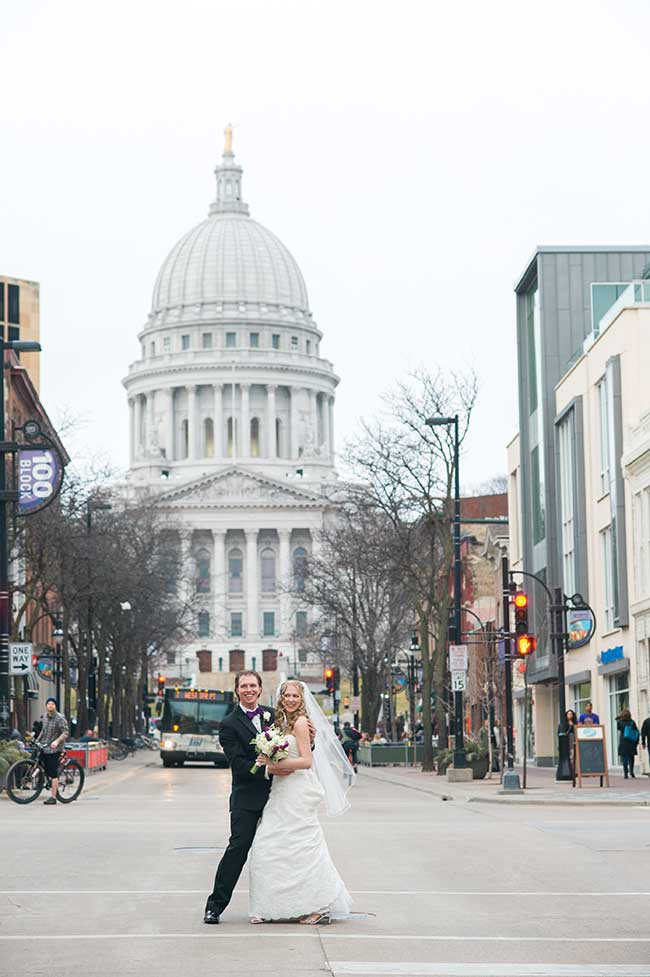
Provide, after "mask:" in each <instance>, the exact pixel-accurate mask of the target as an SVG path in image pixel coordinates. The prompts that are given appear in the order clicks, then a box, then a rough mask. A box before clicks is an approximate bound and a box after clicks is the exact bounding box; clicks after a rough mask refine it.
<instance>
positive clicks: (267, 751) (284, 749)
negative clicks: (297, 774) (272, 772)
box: [251, 726, 289, 773]
mask: <svg viewBox="0 0 650 977" xmlns="http://www.w3.org/2000/svg"><path fill="white" fill-rule="evenodd" d="M251 743H252V744H253V745H254V746H255V749H256V750H257V755H258V756H259V755H260V754H262V756H266V757H268V758H269V760H274V761H275V760H283V759H284V757H286V756H288V755H289V741H288V739H287V738H286V736H285V735H284V733H283V732H282V730H281V729H278V727H277V726H266V727H265V728H264V729H263V730H262V732H261V733H258V734H257V736H256V737H255V738H254V739H252V740H251ZM259 769H260V768H259V766H258V764H257V763H254V764H253V766H252V767H251V773H257V771H258V770H259Z"/></svg>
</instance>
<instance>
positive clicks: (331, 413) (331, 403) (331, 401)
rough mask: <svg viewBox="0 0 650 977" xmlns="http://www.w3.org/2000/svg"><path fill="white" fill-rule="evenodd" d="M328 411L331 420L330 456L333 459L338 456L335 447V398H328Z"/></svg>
mask: <svg viewBox="0 0 650 977" xmlns="http://www.w3.org/2000/svg"><path fill="white" fill-rule="evenodd" d="M327 409H328V412H329V418H330V455H331V457H332V458H334V457H335V456H336V448H335V445H334V398H333V397H328V398H327Z"/></svg>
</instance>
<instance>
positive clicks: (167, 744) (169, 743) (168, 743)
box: [162, 740, 176, 750]
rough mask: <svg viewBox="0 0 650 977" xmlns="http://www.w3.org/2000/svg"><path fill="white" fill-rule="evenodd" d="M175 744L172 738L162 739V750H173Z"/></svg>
mask: <svg viewBox="0 0 650 977" xmlns="http://www.w3.org/2000/svg"><path fill="white" fill-rule="evenodd" d="M175 746H176V744H175V743H174V741H173V740H163V744H162V748H163V750H173V749H174V747H175Z"/></svg>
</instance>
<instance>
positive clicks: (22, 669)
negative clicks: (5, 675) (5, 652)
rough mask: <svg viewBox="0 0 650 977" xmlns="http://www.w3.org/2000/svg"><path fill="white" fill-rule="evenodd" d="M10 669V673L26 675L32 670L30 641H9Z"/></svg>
mask: <svg viewBox="0 0 650 977" xmlns="http://www.w3.org/2000/svg"><path fill="white" fill-rule="evenodd" d="M9 660H10V663H11V664H10V671H11V674H12V675H27V673H28V672H31V670H32V645H31V642H26V641H22V642H20V643H18V642H14V641H12V642H10V643H9Z"/></svg>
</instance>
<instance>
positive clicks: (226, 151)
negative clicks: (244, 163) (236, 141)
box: [223, 122, 232, 156]
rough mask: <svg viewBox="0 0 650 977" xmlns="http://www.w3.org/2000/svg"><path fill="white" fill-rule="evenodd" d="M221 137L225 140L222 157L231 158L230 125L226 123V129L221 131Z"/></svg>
mask: <svg viewBox="0 0 650 977" xmlns="http://www.w3.org/2000/svg"><path fill="white" fill-rule="evenodd" d="M223 135H224V139H225V142H224V147H223V154H224V156H232V123H230V122H229V123H228V125H227V126H226V128H225V129H224V130H223Z"/></svg>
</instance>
